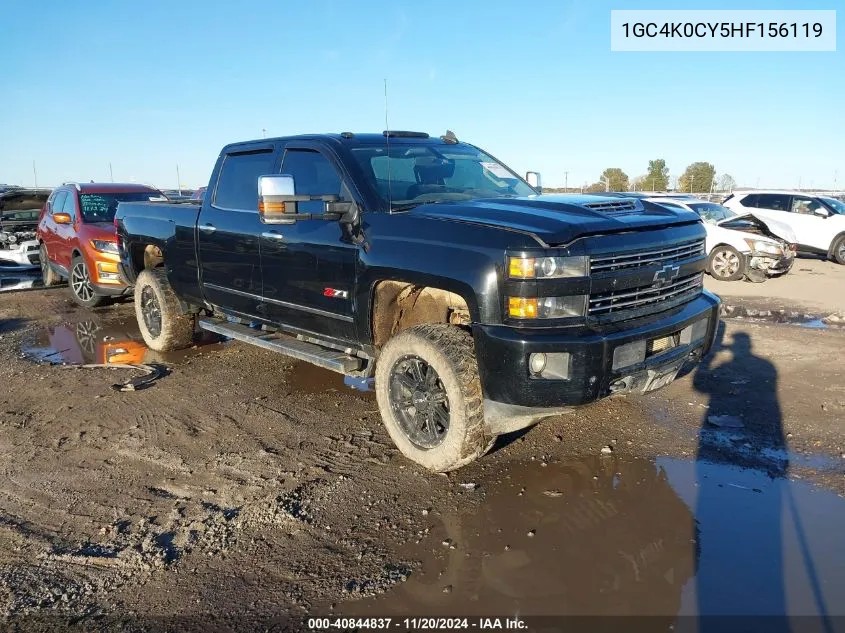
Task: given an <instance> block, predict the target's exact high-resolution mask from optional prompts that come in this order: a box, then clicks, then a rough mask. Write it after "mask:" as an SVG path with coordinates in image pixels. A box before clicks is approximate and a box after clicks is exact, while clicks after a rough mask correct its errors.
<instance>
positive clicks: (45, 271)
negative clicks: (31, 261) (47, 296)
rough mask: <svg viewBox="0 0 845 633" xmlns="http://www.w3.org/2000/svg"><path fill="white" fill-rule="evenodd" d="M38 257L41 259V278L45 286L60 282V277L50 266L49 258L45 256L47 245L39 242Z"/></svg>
mask: <svg viewBox="0 0 845 633" xmlns="http://www.w3.org/2000/svg"><path fill="white" fill-rule="evenodd" d="M38 258H39V259H40V260H41V280H42V281H43V282H44V285H45V286H55V285H56V284H60V283H61V282H62V277H61V275H59V274H58V273H57V272H56V271H55V270H53V269H52V268H50V260H49V258H48V256H47V247H46V246H45V245H44V244H41V248H40V249H38Z"/></svg>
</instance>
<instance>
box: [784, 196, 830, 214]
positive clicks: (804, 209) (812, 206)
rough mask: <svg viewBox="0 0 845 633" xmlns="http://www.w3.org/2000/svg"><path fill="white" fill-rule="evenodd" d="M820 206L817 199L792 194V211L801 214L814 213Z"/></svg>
mask: <svg viewBox="0 0 845 633" xmlns="http://www.w3.org/2000/svg"><path fill="white" fill-rule="evenodd" d="M821 208H822V205H821V203H820V202H819V201H818V200H813V199H812V198H808V197H807V196H792V208H791V209H790V211H792V213H801V214H803V215H816V214H817V212H818V210H819V209H821Z"/></svg>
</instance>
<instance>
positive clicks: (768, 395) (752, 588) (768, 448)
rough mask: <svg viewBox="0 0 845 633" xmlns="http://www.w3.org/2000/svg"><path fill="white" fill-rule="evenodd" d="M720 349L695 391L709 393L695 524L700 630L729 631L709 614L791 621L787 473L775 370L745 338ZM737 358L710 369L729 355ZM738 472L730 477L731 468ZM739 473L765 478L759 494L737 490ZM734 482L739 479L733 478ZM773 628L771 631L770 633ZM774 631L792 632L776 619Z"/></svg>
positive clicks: (700, 451) (741, 334) (740, 335)
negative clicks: (786, 556) (784, 524)
mask: <svg viewBox="0 0 845 633" xmlns="http://www.w3.org/2000/svg"><path fill="white" fill-rule="evenodd" d="M724 338H725V328H724V323H720V324H719V332H718V335H717V342H716V344H715V345H714V347H713V350H712V351H711V353H710V354H709V355H708V356H707V357H706V358H705V359H704V360H703V361H702V364H701V366H700V367H699V368H698V370H697V372H696V374H695V377H694V379H693V384H694V386H695V389H696V390H698V391H699V392H701V393H704V394H707V395H708V396H709V403H708V404H709V408H708V409H707V412H706V413H705V414H704V419H703V421H702V424H701V429H700V432H699V442H698V455H697V460H696V480H697V484H698V498H697V502H696V511H695V515H696V522H697V524H698V527H699V538H700V542H699V543H697V547H698V548H699V551H700V552H701V557H700V559H699V568H698V573H697V576H696V600H697V610H698V614H699V618H700V619H699V630H700V631H709V630H718V631H725V630H728V629H729V628H731V627H730V626H726V625H729V624H730V623H732V622H736V621H735V620H727V621H726V620H721V619H720V620H715V619H713V618H712V616H737V615H752V616H785V615H786V612H787V606H786V598H785V591H784V570H783V554H782V551H783V547H782V516H783V515H784V510H785V508H784V503H785V501H786V499H785V495H787V494H788V489H787V485H788V484H787V482H786V480H785V477H786V475H787V473H788V470H789V459H788V452H787V450H786V439H785V437H784V432H783V424H782V423H783V419H782V416H781V410H780V405H779V403H778V397H777V369H776V368H775V366H774V365H773V364H772V363H770V362H769V361H767V360H766V359H764V358H761V357H759V356H756V355H755V354H754V351H753V345H752V341H751V337H750V336H749V335H748V334H747V333H745V332H737V333H735V334H733V336H732V341H731V343H730V344H728V343H726V342H725V340H724ZM723 351H729V352H731V358H730V360H728V361H727V362H722V363H721V364H718V365H717V366H715V367H714V361H715V360H717V359H721V358H723V356H724V354H721V352H723ZM726 465H730V466H733V467H734V468H735V469H736V470H734V469H730V470H726V469H725V466H726ZM741 468H752V469H755V470H759V471H763V472H764V473H766V474H767V475H768V478H769V480H768V481H766V479H765V478H762V479H761V478H758V479H757V480H756V481H765V482H766V485H765V486H763V485H762V484H760V488H757V487H751V486H749V485H747V483H746V485H741V484H739V483H736V482H737V481H746V479H745V478H744V477H743V476H742V475H741V472H742V471H741V470H740V469H741ZM732 480H733V481H732ZM769 627H770V628H769ZM767 628H768V630H772V631H788V630H789V626H788V621H787V620H786V619H784V618H782V617H781V618H776V619H775V618H773V619H772V620H770V621H768V622H767Z"/></svg>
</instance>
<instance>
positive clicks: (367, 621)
mask: <svg viewBox="0 0 845 633" xmlns="http://www.w3.org/2000/svg"><path fill="white" fill-rule="evenodd" d="M306 626H307V628H308V630H310V631H331V630H340V631H348V630H364V629H372V630H375V629H382V630H389V629H400V630H405V631H447V630H462V629H463V630H469V629H478V630H512V631H515V630H520V629H526V628H528V625H527V623H526V622H525V620H522V619H520V618H519V617H507V618H495V617H493V618H491V617H478V618H436V617H426V618H343V617H335V618H308V620H307V621H306Z"/></svg>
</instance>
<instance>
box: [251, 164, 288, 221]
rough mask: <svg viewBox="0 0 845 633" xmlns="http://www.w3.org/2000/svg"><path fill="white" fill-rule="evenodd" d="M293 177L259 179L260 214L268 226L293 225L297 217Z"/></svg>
mask: <svg viewBox="0 0 845 633" xmlns="http://www.w3.org/2000/svg"><path fill="white" fill-rule="evenodd" d="M296 203H297V196H296V187H295V184H294V181H293V176H288V175H287V174H278V175H275V174H274V175H272V176H259V177H258V214H259V215H260V216H261V220H262V221H263V222H265V223H266V224H293V223H294V222H296V215H297V205H296Z"/></svg>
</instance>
